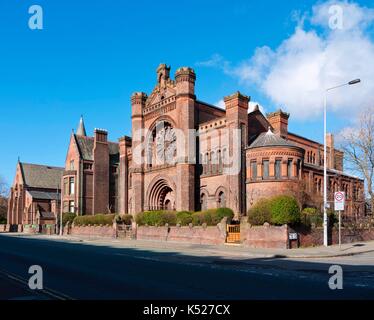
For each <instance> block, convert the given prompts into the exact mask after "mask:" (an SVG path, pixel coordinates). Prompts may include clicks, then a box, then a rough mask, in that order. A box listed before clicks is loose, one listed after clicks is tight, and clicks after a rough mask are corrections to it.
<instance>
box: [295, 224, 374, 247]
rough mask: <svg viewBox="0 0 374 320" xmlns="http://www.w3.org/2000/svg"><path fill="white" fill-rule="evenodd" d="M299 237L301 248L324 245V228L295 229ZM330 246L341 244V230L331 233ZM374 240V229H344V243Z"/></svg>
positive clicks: (334, 229)
mask: <svg viewBox="0 0 374 320" xmlns="http://www.w3.org/2000/svg"><path fill="white" fill-rule="evenodd" d="M295 232H297V233H298V236H299V245H300V247H311V246H321V245H323V228H322V227H321V228H312V229H304V228H295ZM329 239H330V244H332V245H335V244H339V229H338V228H333V229H332V230H330V231H329ZM373 240H374V228H373V227H371V228H342V243H355V242H362V241H373Z"/></svg>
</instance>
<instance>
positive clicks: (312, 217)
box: [301, 208, 323, 227]
mask: <svg viewBox="0 0 374 320" xmlns="http://www.w3.org/2000/svg"><path fill="white" fill-rule="evenodd" d="M301 223H302V224H303V225H305V226H307V227H310V226H311V225H312V224H314V225H316V226H321V225H322V224H323V218H322V215H321V213H320V212H319V211H318V210H317V209H316V208H305V209H303V211H302V212H301Z"/></svg>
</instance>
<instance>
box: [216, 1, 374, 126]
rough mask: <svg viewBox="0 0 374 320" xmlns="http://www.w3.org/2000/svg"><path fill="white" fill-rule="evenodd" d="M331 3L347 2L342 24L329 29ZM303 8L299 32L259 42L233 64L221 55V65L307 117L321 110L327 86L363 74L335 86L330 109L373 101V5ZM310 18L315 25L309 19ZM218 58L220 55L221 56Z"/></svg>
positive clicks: (352, 109) (353, 108)
mask: <svg viewBox="0 0 374 320" xmlns="http://www.w3.org/2000/svg"><path fill="white" fill-rule="evenodd" d="M331 5H339V6H340V7H341V8H342V13H343V20H342V22H343V23H342V26H343V28H342V29H334V30H333V29H330V28H329V19H330V17H331V13H329V8H330V7H331ZM311 12H312V13H311V14H309V15H308V14H307V13H304V15H302V17H303V18H302V19H301V21H299V23H298V25H297V27H296V28H295V31H294V33H293V34H292V35H291V36H290V37H289V38H287V39H285V40H284V41H283V42H282V43H281V44H280V46H279V47H278V48H275V49H271V48H269V47H267V46H264V47H259V48H257V49H256V50H255V53H254V55H253V56H252V57H251V58H250V59H248V60H246V61H243V62H241V63H238V64H237V65H235V66H234V67H230V63H229V62H223V61H224V60H223V58H222V57H221V56H219V59H218V58H217V57H218V55H216V66H218V67H220V68H222V69H223V71H224V72H225V73H228V74H231V75H232V76H234V77H236V78H239V81H240V82H241V83H243V84H245V85H248V86H253V85H255V86H256V88H257V89H258V90H259V91H261V92H263V93H264V94H265V95H266V96H267V97H269V98H270V100H271V101H272V102H273V103H274V104H275V107H276V108H279V107H281V108H282V109H285V110H287V111H289V112H291V114H292V117H295V118H299V119H308V118H309V117H314V116H316V115H318V114H320V113H321V111H322V109H323V93H324V89H325V88H327V87H331V86H334V85H337V84H341V83H346V82H348V81H350V80H352V79H355V78H361V80H362V83H361V84H359V85H355V86H352V87H349V88H341V89H337V90H334V91H331V92H330V93H329V96H328V104H329V108H330V110H334V111H339V112H340V113H341V114H343V115H345V116H350V115H352V114H354V113H356V112H357V111H358V110H360V109H363V108H366V107H368V106H369V105H371V104H373V98H374V41H373V38H371V37H370V34H369V28H370V27H371V26H372V24H373V21H374V9H371V8H366V7H362V6H359V5H358V4H356V3H348V2H346V1H328V2H325V3H322V4H318V5H315V6H314V7H313V8H312V11H311ZM307 23H309V25H310V26H311V27H309V28H306V27H305V26H304V25H305V24H307ZM218 60H219V61H218Z"/></svg>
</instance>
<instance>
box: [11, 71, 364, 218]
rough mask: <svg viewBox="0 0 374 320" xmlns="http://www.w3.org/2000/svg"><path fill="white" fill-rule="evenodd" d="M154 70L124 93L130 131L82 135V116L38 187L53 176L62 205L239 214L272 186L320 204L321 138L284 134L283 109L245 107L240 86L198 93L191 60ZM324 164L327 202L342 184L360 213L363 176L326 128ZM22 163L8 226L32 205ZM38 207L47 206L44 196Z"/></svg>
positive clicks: (87, 210) (92, 210)
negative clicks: (141, 85) (347, 163)
mask: <svg viewBox="0 0 374 320" xmlns="http://www.w3.org/2000/svg"><path fill="white" fill-rule="evenodd" d="M156 75H157V78H156V85H155V87H154V90H153V91H152V92H151V94H150V95H147V94H146V93H143V92H137V93H134V94H133V95H132V97H131V110H132V137H131V138H130V137H126V136H124V137H122V138H120V139H119V142H118V143H115V142H109V141H108V133H107V131H106V130H102V129H95V131H94V135H93V136H92V137H89V136H87V134H86V130H85V127H84V123H83V119H81V121H80V123H79V127H78V130H77V133H75V134H74V133H72V134H71V136H70V143H69V147H68V152H67V156H66V160H65V168H64V169H63V170H62V169H61V168H59V170H58V172H59V174H60V176H58V175H57V177H56V178H51V180H50V181H48V183H47V182H46V183H44V184H43V187H45V190H44V189H43V190H42V191H44V192H52V193H53V189H54V188H55V187H56V185H57V184H58V183H57V181H55V179H57V180H58V178H59V177H60V185H61V186H62V188H61V189H62V190H61V194H62V204H63V208H62V209H63V211H64V212H68V211H70V212H74V213H77V214H97V213H109V212H118V213H131V214H136V213H138V212H141V211H144V210H157V209H169V210H190V211H196V210H201V209H205V208H216V207H230V208H232V209H233V210H234V211H235V212H236V213H237V214H238V215H240V214H241V215H243V214H245V213H246V212H247V210H248V209H249V208H250V207H251V206H252V205H253V204H254V203H255V202H256V201H258V200H259V199H260V198H264V197H270V196H273V195H276V194H292V195H294V196H296V197H297V198H298V200H299V202H300V204H301V205H303V206H315V207H319V208H320V207H321V205H322V193H323V145H321V144H320V143H318V142H316V141H313V140H310V139H307V138H304V137H301V136H299V135H297V134H294V133H291V132H289V131H288V121H289V116H290V115H289V114H287V113H285V112H283V111H282V110H278V111H276V112H273V113H269V114H267V115H264V114H262V113H261V112H260V110H259V108H258V107H255V108H254V109H253V110H249V106H248V104H249V101H250V98H249V97H247V96H245V95H243V94H241V93H240V92H236V93H234V94H232V95H229V96H227V97H225V98H224V102H225V109H221V108H218V107H217V106H213V105H211V104H208V103H205V102H203V101H200V100H198V98H197V97H196V95H195V81H196V75H195V72H194V70H192V69H191V68H187V67H183V68H179V69H178V70H177V71H176V73H175V78H174V80H173V79H171V77H170V67H168V66H167V65H165V64H161V65H160V66H159V67H158V68H157V73H156ZM327 167H328V191H329V194H328V198H329V201H331V200H332V194H333V192H334V191H338V190H340V191H345V192H346V194H347V204H346V210H345V215H347V216H358V215H362V214H363V213H364V206H365V203H364V182H363V180H361V179H358V178H357V177H353V176H350V175H349V174H347V173H344V168H343V153H342V152H341V151H339V150H337V149H335V147H334V139H333V136H332V135H331V134H329V135H328V137H327ZM21 169H22V165H21V164H19V169H17V174H16V179H15V184H14V186H13V188H12V196H11V200H10V206H9V208H10V209H9V213H8V217H9V221H10V223H12V224H20V223H26V222H29V221H32V220H33V219H34V218H30V217H31V216H32V217H34V213H33V214H31V215H30V213H29V212H30V210H31V211H32V212H35V208H34V207H33V205H31V207H30V204H28V205H24V204H22V205H21V204H20V203H24V201H25V197H26V196H25V191H24V189H25V188H26V187H25V185H26V184H27V181H26V182H25V181H24V180H22V179H23V175H22V174H21V172H22V170H21ZM44 179H48V176H46V177H43V181H44ZM30 187H31V186H30ZM49 187H51V188H49ZM34 202H35V203H38V205H39V200H38V201H34ZM26 208H27V209H26ZM30 208H31V209H30ZM32 208H34V209H32ZM45 211H53V209H52V202H51V201H50V207H49V208H48V209H47V208H46V209H45Z"/></svg>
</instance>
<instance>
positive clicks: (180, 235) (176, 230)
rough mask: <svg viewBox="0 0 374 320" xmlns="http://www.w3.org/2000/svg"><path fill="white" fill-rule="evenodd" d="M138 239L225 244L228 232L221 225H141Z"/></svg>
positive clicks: (137, 234) (138, 230) (137, 235)
mask: <svg viewBox="0 0 374 320" xmlns="http://www.w3.org/2000/svg"><path fill="white" fill-rule="evenodd" d="M136 238H137V239H138V240H157V241H175V242H184V243H195V244H224V243H225V241H226V232H225V230H224V229H222V228H221V227H220V226H209V227H202V226H198V227H151V226H140V227H138V228H137V231H136Z"/></svg>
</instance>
